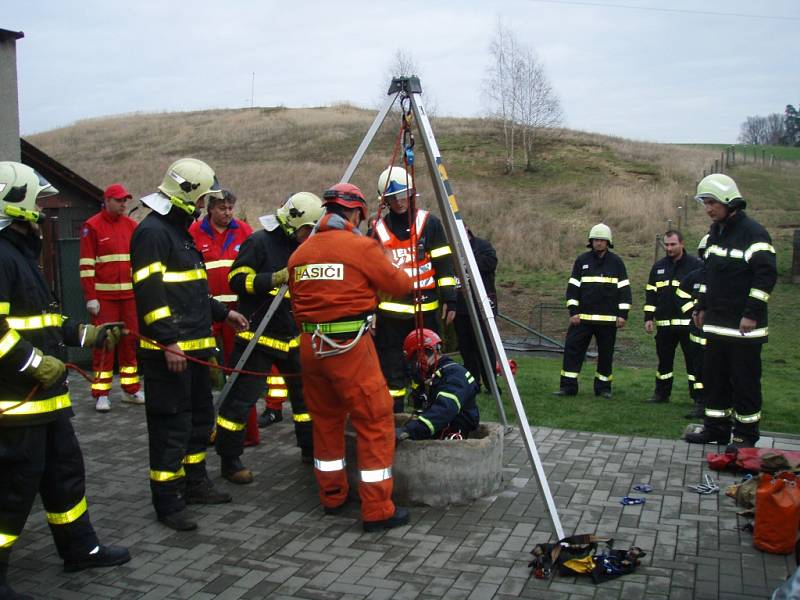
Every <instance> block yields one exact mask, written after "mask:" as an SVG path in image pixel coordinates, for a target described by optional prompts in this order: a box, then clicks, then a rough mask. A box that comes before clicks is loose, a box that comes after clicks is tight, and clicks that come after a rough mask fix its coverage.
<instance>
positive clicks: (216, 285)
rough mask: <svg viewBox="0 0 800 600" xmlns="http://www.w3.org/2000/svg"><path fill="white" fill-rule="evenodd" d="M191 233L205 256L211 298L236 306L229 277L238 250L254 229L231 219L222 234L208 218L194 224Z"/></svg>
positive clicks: (242, 222)
mask: <svg viewBox="0 0 800 600" xmlns="http://www.w3.org/2000/svg"><path fill="white" fill-rule="evenodd" d="M189 233H190V234H191V236H192V238H193V239H194V243H195V246H197V249H198V250H199V251H200V254H202V255H203V262H205V264H206V273H208V289H209V290H210V291H211V295H212V296H213V297H214V298H215V299H216V300H219V301H220V302H236V299H237V298H236V294H234V293H233V291H232V290H231V287H230V285H229V284H228V273H229V272H230V269H231V265H233V261H234V259H235V258H236V255H237V254H238V253H239V248H240V247H241V245H242V243H243V242H244V241H245V240H246V239H247V238H248V237H249V236H250V235H251V234H252V233H253V229H252V228H251V227H250V225H248V224H247V223H245V222H244V221H237V220H236V219H232V220H231V222H230V223H229V224H228V228H227V229H226V230H225V231H224V232H222V233H220V232H219V231H217V230H216V229H214V226H213V225H212V224H211V222H210V220H209V218H208V215H206V216H205V217H204V218H203V219H201V220H199V221H195V222H194V223H192V224H191V226H190V227H189Z"/></svg>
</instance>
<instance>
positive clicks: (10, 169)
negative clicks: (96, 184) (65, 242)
mask: <svg viewBox="0 0 800 600" xmlns="http://www.w3.org/2000/svg"><path fill="white" fill-rule="evenodd" d="M57 193H58V190H57V189H56V188H54V187H53V186H52V185H51V184H50V182H48V181H47V180H46V179H45V178H44V177H42V176H41V175H39V173H37V172H36V171H34V170H33V169H32V168H31V167H29V166H28V165H23V164H22V163H18V162H10V161H3V162H0V230H2V229H5V228H6V227H8V226H9V225H10V224H11V223H12V221H15V220H17V221H28V222H30V223H37V222H38V221H39V219H40V215H39V207H38V206H37V205H36V201H37V200H38V199H40V198H47V197H48V196H53V195H55V194H57Z"/></svg>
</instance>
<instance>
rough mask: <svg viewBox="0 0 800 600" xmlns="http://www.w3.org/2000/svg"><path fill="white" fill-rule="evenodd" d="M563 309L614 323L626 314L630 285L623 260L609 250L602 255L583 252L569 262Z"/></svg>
mask: <svg viewBox="0 0 800 600" xmlns="http://www.w3.org/2000/svg"><path fill="white" fill-rule="evenodd" d="M566 298H567V309H568V310H569V314H570V316H573V315H580V318H581V320H584V321H592V322H598V323H604V322H608V323H609V324H611V323H616V320H617V317H622V318H623V319H627V318H628V311H629V310H630V308H631V285H630V281H629V280H628V272H627V270H626V269H625V263H624V262H622V259H621V258H620V257H619V256H617V255H616V254H614V253H613V252H609V251H607V252H606V253H605V254H604V255H603V256H602V257H599V256H598V255H597V254H595V252H594V251H592V250H590V251H589V252H584V253H583V254H581V255H580V256H579V257H578V258H577V259H576V260H575V264H574V265H573V266H572V274H571V275H570V278H569V282H568V283H567V292H566Z"/></svg>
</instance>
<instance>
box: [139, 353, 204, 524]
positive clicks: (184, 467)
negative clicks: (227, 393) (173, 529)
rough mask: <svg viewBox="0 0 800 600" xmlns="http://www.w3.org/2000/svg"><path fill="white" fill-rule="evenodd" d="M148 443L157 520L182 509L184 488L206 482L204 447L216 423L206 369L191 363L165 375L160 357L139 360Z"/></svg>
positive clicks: (165, 366) (161, 355)
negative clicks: (184, 367) (142, 378)
mask: <svg viewBox="0 0 800 600" xmlns="http://www.w3.org/2000/svg"><path fill="white" fill-rule="evenodd" d="M139 364H140V366H141V367H142V373H143V374H144V377H145V379H144V387H145V397H146V399H145V411H146V413H147V433H148V437H149V442H150V492H151V494H152V498H153V506H154V507H155V510H156V514H157V515H158V516H159V517H164V516H167V515H170V514H173V513H176V512H179V511H181V510H183V509H184V508H185V507H186V503H185V502H184V499H183V494H184V492H185V489H186V486H187V485H189V486H192V485H199V484H202V483H203V482H205V481H206V480H207V479H208V475H207V473H206V447H207V445H208V438H209V436H210V435H211V428H212V426H213V424H214V404H213V400H212V397H211V378H210V376H209V372H208V367H207V366H205V365H200V364H197V363H194V362H192V361H188V362H187V363H186V370H185V371H183V372H182V373H171V372H169V371H168V370H167V365H166V362H165V360H164V355H163V354H159V355H158V356H156V357H154V358H149V357H148V358H146V359H143V360H140V361H139Z"/></svg>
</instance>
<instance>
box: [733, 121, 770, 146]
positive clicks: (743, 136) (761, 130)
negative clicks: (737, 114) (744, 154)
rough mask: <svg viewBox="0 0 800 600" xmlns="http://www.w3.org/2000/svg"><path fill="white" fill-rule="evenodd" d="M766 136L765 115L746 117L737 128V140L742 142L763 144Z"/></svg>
mask: <svg viewBox="0 0 800 600" xmlns="http://www.w3.org/2000/svg"><path fill="white" fill-rule="evenodd" d="M766 137H767V119H766V118H765V117H759V116H754V117H747V119H745V121H744V123H742V125H741V129H740V130H739V141H740V142H742V143H743V144H763V143H764V140H765V139H766Z"/></svg>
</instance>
